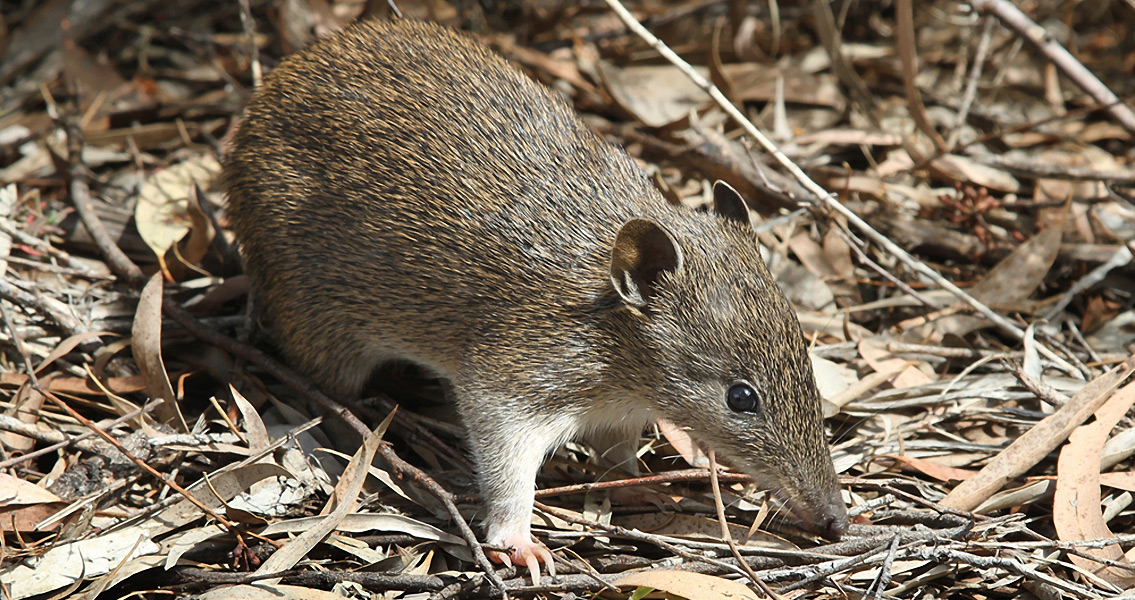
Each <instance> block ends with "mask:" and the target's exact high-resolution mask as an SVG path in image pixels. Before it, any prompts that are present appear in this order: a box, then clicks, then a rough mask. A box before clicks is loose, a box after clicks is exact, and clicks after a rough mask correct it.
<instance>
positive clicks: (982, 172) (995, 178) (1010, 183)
mask: <svg viewBox="0 0 1135 600" xmlns="http://www.w3.org/2000/svg"><path fill="white" fill-rule="evenodd" d="M930 169H931V170H932V171H934V172H935V174H936V175H938V176H939V177H941V178H942V179H945V180H947V181H968V182H970V183H973V184H975V185H980V186H981V187H985V188H989V189H991V190H997V191H1001V192H1010V193H1016V192H1018V191H1020V189H1021V182H1020V181H1017V178H1016V177H1013V176H1012V175H1010V174H1009V173H1008V172H1007V171H1004V170H1003V169H998V168H996V167H991V166H989V165H985V164H982V163H980V162H977V161H976V160H973V159H972V158H969V157H966V156H961V155H958V154H947V155H945V156H941V157H938V158H936V159H934V160H932V161H930Z"/></svg>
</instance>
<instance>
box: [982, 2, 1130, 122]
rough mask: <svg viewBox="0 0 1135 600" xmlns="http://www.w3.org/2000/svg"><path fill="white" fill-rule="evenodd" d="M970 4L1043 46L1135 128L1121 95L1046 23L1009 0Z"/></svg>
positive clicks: (1050, 57)
mask: <svg viewBox="0 0 1135 600" xmlns="http://www.w3.org/2000/svg"><path fill="white" fill-rule="evenodd" d="M969 4H970V6H972V7H973V8H974V10H977V11H978V12H983V13H991V14H993V15H995V16H996V17H997V19H998V20H1000V21H1001V23H1002V24H1003V25H1005V26H1006V27H1008V28H1009V29H1012V30H1013V31H1014V32H1016V34H1017V35H1019V36H1021V38H1022V39H1024V40H1025V41H1027V42H1029V43H1030V44H1032V45H1033V46H1034V47H1036V49H1037V50H1040V51H1041V53H1043V54H1044V56H1045V58H1047V59H1048V60H1050V61H1052V64H1053V65H1056V68H1057V69H1060V72H1061V73H1063V74H1064V76H1065V77H1067V78H1068V79H1071V80H1072V83H1075V84H1076V85H1078V86H1080V89H1082V90H1084V92H1085V93H1087V94H1088V95H1089V96H1091V97H1092V98H1093V99H1094V100H1095V101H1096V102H1099V103H1100V104H1102V105H1103V106H1104V110H1106V111H1107V112H1108V113H1109V114H1110V115H1111V116H1112V118H1113V119H1115V120H1116V121H1117V122H1118V123H1119V124H1120V125H1122V126H1123V127H1124V128H1126V129H1127V131H1131V132H1135V112H1132V111H1131V108H1130V107H1128V106H1127V105H1126V104H1123V102H1121V101H1120V100H1119V97H1118V96H1116V95H1115V94H1114V93H1113V92H1112V91H1111V90H1110V89H1108V87H1107V86H1106V85H1104V83H1103V82H1102V81H1100V80H1099V78H1098V77H1096V76H1095V74H1094V73H1092V72H1091V71H1089V70H1088V68H1087V67H1085V66H1084V65H1083V64H1081V63H1080V61H1078V60H1076V57H1074V56H1072V53H1071V52H1068V50H1067V49H1066V48H1065V47H1064V46H1061V45H1060V42H1058V41H1056V39H1055V38H1053V37H1052V36H1050V35H1049V34H1048V32H1047V31H1045V29H1044V27H1041V26H1040V25H1037V24H1036V22H1035V21H1033V20H1032V19H1030V18H1029V17H1028V15H1026V14H1025V13H1023V12H1021V10H1020V9H1019V8H1017V7H1016V6H1013V4H1012V3H1011V2H1007V1H1006V0H969Z"/></svg>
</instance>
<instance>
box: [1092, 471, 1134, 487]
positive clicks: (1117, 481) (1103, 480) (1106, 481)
mask: <svg viewBox="0 0 1135 600" xmlns="http://www.w3.org/2000/svg"><path fill="white" fill-rule="evenodd" d="M1100 485H1103V486H1107V487H1112V488H1116V489H1120V490H1127V491H1128V492H1135V471H1125V472H1123V473H1100Z"/></svg>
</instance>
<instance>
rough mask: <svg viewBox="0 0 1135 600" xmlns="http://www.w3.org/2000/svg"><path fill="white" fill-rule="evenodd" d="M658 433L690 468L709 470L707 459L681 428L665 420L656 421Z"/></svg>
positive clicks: (699, 447)
mask: <svg viewBox="0 0 1135 600" xmlns="http://www.w3.org/2000/svg"><path fill="white" fill-rule="evenodd" d="M658 431H660V432H662V437H664V438H666V441H667V442H670V445H671V446H673V447H674V450H676V451H677V452H678V454H680V455H682V458H684V459H685V460H686V463H687V464H689V465H690V466H691V467H703V468H706V469H708V468H709V458H708V457H707V456H706V455H705V452H703V451H702V449H701V446H699V445H698V444H697V442H695V441H694V439H693V438H691V437H690V434H688V433H686V432H685V431H683V430H682V428H680V427H678V426H677V425H674V424H673V423H671V422H670V421H667V420H665V419H659V420H658Z"/></svg>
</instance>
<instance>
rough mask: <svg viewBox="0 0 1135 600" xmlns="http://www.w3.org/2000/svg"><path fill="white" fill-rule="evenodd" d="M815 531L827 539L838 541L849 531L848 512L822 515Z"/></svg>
mask: <svg viewBox="0 0 1135 600" xmlns="http://www.w3.org/2000/svg"><path fill="white" fill-rule="evenodd" d="M814 533H816V534H818V535H820V536H822V537H823V538H824V539H825V540H829V541H832V542H838V541H839V540H840V538H842V537H843V534H845V533H847V514H846V513H843V514H839V515H824V516H821V517H820V518H819V519H818V520H817V521H816V523H815V530H814Z"/></svg>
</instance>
